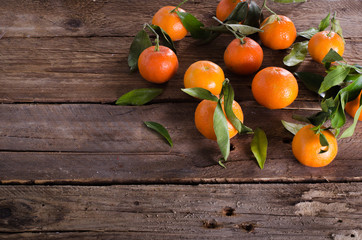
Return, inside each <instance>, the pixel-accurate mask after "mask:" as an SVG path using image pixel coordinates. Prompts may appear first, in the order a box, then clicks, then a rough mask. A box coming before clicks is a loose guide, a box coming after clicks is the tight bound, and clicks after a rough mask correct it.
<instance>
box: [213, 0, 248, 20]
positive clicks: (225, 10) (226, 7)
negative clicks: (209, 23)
mask: <svg viewBox="0 0 362 240" xmlns="http://www.w3.org/2000/svg"><path fill="white" fill-rule="evenodd" d="M240 2H245V0H221V1H220V2H219V4H218V5H217V7H216V17H217V18H218V19H220V20H221V21H224V20H225V19H226V18H227V17H228V16H229V15H230V14H231V13H232V11H233V10H234V8H235V7H236V5H237V4H238V3H240Z"/></svg>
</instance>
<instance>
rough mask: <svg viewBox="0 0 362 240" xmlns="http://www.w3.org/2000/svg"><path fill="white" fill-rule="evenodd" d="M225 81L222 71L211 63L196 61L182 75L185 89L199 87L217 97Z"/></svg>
mask: <svg viewBox="0 0 362 240" xmlns="http://www.w3.org/2000/svg"><path fill="white" fill-rule="evenodd" d="M224 80H225V75H224V71H223V70H222V69H221V67H219V65H217V64H215V63H213V62H211V61H197V62H195V63H193V64H191V65H190V67H189V68H188V69H187V70H186V72H185V75H184V85H185V88H195V87H200V88H204V89H207V90H209V91H210V92H211V93H212V94H214V95H218V94H220V92H221V89H222V83H223V82H224Z"/></svg>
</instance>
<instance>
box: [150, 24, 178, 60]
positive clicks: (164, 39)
mask: <svg viewBox="0 0 362 240" xmlns="http://www.w3.org/2000/svg"><path fill="white" fill-rule="evenodd" d="M150 26H151V27H152V28H153V29H154V30H155V31H156V33H157V34H158V36H159V37H160V43H161V45H163V46H166V47H168V48H170V49H171V50H172V51H174V53H175V54H176V48H175V45H174V44H173V41H172V39H171V37H170V36H169V35H168V34H167V33H166V32H165V31H164V30H163V29H162V28H161V27H160V26H157V25H150Z"/></svg>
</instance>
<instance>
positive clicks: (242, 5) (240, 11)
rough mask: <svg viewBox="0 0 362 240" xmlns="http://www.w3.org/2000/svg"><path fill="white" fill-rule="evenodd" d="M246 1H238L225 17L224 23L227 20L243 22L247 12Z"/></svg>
mask: <svg viewBox="0 0 362 240" xmlns="http://www.w3.org/2000/svg"><path fill="white" fill-rule="evenodd" d="M248 8H249V7H248V3H247V2H239V3H238V4H237V5H236V7H235V8H234V10H233V11H232V12H231V13H230V15H229V16H228V17H227V18H226V19H225V21H224V23H226V22H228V21H236V22H243V21H244V20H245V18H246V16H247V14H248Z"/></svg>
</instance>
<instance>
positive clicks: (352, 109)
mask: <svg viewBox="0 0 362 240" xmlns="http://www.w3.org/2000/svg"><path fill="white" fill-rule="evenodd" d="M361 94H362V91H361V92H360V94H359V96H358V97H356V98H355V99H354V100H352V101H350V102H348V103H347V104H346V107H345V108H344V109H346V112H347V113H348V114H349V115H350V116H351V117H353V118H354V115H356V112H357V110H358V108H359V103H360V101H361ZM358 120H359V121H362V113H361V114H360V115H359V117H358Z"/></svg>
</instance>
